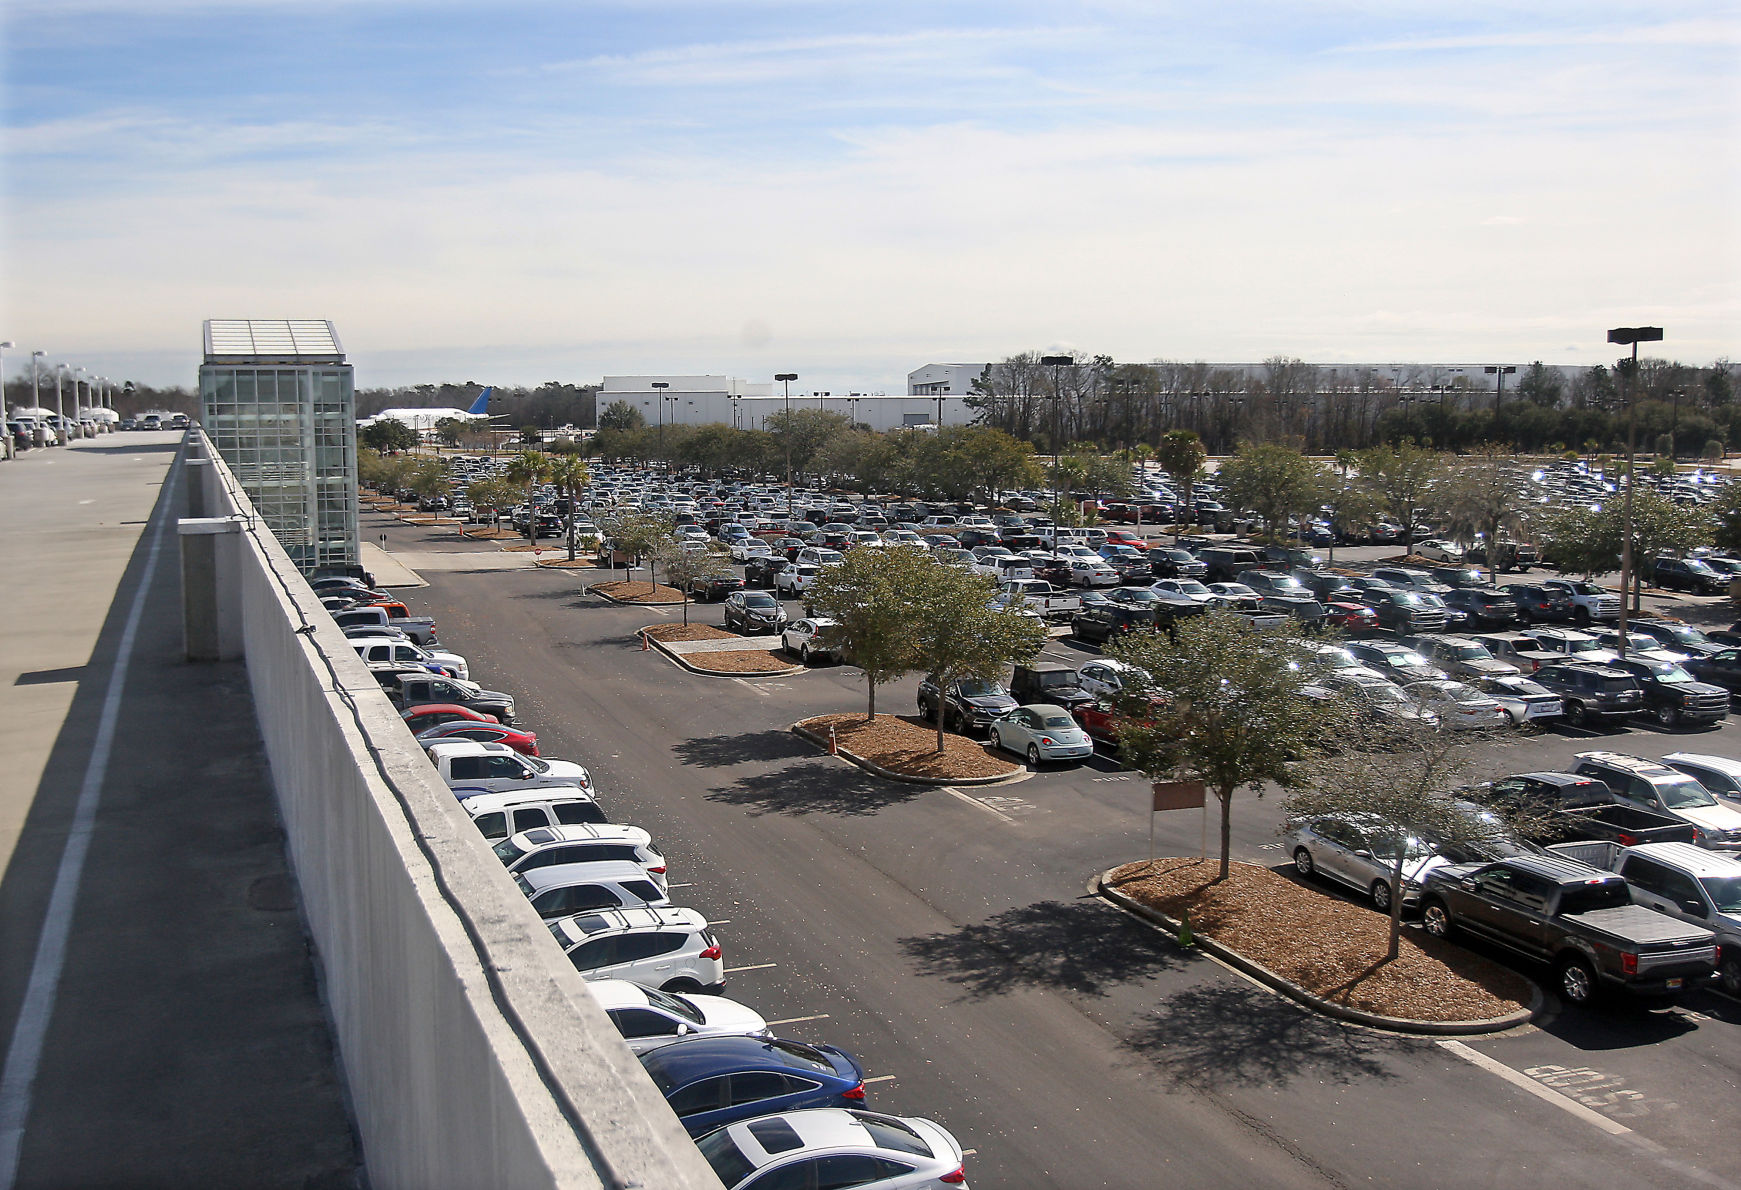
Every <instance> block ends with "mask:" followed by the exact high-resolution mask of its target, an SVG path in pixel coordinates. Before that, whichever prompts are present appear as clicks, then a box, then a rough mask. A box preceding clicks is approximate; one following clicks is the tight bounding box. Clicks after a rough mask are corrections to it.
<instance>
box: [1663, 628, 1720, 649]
mask: <svg viewBox="0 0 1741 1190" xmlns="http://www.w3.org/2000/svg"><path fill="white" fill-rule="evenodd" d="M1667 635H1668V636H1670V637H1671V638H1673V639H1674V640H1677V641H1679V642H1680V643H1681V644H1683V645H1708V644H1710V643H1711V638H1710V637H1708V636H1706V635H1705V634H1704V633H1703V632H1700V631H1699V630H1698V629H1697V628H1676V627H1670V628H1669V629H1667Z"/></svg>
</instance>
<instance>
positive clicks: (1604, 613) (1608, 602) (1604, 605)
mask: <svg viewBox="0 0 1741 1190" xmlns="http://www.w3.org/2000/svg"><path fill="white" fill-rule="evenodd" d="M1541 585H1542V586H1543V587H1545V588H1547V589H1548V590H1550V591H1558V592H1560V593H1561V594H1563V595H1565V596H1566V597H1567V598H1568V599H1570V600H1571V601H1572V622H1573V623H1574V624H1579V625H1583V624H1588V623H1590V622H1591V621H1593V620H1617V619H1619V618H1620V596H1619V595H1617V594H1615V593H1614V592H1613V591H1610V590H1609V589H1608V588H1606V587H1598V586H1597V585H1596V584H1595V583H1591V582H1582V581H1575V580H1572V579H1563V578H1550V579H1544V580H1543V581H1542V584H1541Z"/></svg>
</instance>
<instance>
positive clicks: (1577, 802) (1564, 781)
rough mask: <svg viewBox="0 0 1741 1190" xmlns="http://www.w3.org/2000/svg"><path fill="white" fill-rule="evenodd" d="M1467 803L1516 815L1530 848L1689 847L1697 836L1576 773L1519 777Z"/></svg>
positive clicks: (1473, 794)
mask: <svg viewBox="0 0 1741 1190" xmlns="http://www.w3.org/2000/svg"><path fill="white" fill-rule="evenodd" d="M1465 795H1466V796H1468V797H1469V798H1470V799H1471V800H1473V801H1477V802H1480V803H1481V804H1483V805H1488V806H1494V807H1497V808H1499V809H1511V810H1515V811H1520V812H1521V816H1522V817H1523V818H1524V820H1525V829H1524V831H1523V834H1524V835H1525V836H1526V837H1527V838H1528V839H1529V841H1530V842H1532V843H1594V842H1603V843H1619V844H1620V845H1621V846H1623V847H1630V846H1632V845H1633V844H1634V843H1693V842H1697V841H1698V832H1697V831H1695V830H1694V829H1693V828H1692V826H1691V825H1690V824H1688V823H1685V822H1682V821H1681V820H1680V819H1678V818H1671V817H1669V816H1668V815H1667V814H1658V813H1656V812H1655V811H1652V810H1642V809H1639V808H1638V807H1637V806H1629V805H1625V804H1623V803H1621V802H1619V801H1617V800H1616V799H1615V797H1614V791H1613V790H1611V789H1609V788H1608V785H1607V783H1606V782H1603V781H1599V780H1597V779H1596V778H1594V777H1586V776H1583V775H1582V774H1579V773H1519V774H1517V775H1516V776H1511V777H1502V778H1500V779H1499V780H1497V781H1488V782H1484V783H1483V784H1481V785H1477V786H1474V787H1473V788H1471V789H1469V790H1467V791H1465Z"/></svg>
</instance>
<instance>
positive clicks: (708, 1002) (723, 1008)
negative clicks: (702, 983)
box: [684, 995, 768, 1033]
mask: <svg viewBox="0 0 1741 1190" xmlns="http://www.w3.org/2000/svg"><path fill="white" fill-rule="evenodd" d="M684 999H685V1000H688V1001H689V1002H690V1003H691V1004H693V1005H695V1007H696V1008H698V1009H700V1010H701V1019H702V1020H703V1021H704V1022H705V1023H706V1025H707V1027H708V1028H709V1029H718V1030H719V1031H721V1032H723V1033H754V1032H759V1031H761V1030H763V1029H766V1028H767V1027H768V1022H767V1021H766V1020H764V1019H763V1017H762V1014H761V1013H759V1012H757V1011H756V1010H755V1009H753V1008H750V1007H749V1006H747V1005H744V1004H739V1003H738V1002H737V1001H736V1000H727V999H726V998H725V997H724V996H702V995H695V996H689V995H685V996H684Z"/></svg>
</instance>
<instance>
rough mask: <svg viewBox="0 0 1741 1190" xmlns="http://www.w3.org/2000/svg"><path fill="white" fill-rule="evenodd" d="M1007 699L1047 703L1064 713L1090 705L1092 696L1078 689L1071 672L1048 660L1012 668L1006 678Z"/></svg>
mask: <svg viewBox="0 0 1741 1190" xmlns="http://www.w3.org/2000/svg"><path fill="white" fill-rule="evenodd" d="M1010 697H1011V698H1013V699H1015V700H1016V702H1017V703H1020V704H1032V703H1051V704H1056V705H1058V706H1061V707H1063V708H1064V709H1066V710H1068V711H1075V709H1076V708H1077V707H1079V706H1085V705H1089V704H1091V703H1093V702H1094V695H1092V694H1090V693H1089V692H1088V691H1086V690H1084V689H1083V688H1082V686H1081V684H1080V680H1079V679H1078V678H1077V676H1076V671H1075V670H1073V669H1071V668H1070V667H1069V666H1067V665H1059V664H1057V663H1056V662H1052V661H1035V662H1031V663H1030V664H1027V665H1018V666H1016V667H1015V672H1014V674H1013V675H1012V676H1011V677H1010Z"/></svg>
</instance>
